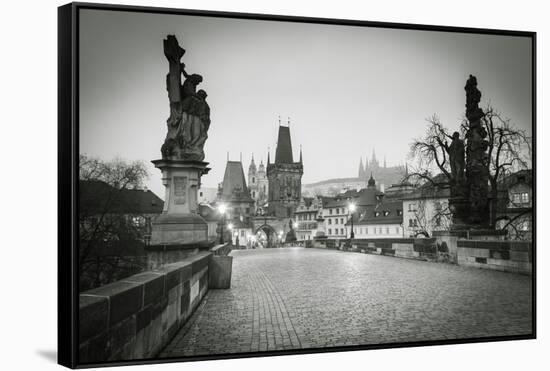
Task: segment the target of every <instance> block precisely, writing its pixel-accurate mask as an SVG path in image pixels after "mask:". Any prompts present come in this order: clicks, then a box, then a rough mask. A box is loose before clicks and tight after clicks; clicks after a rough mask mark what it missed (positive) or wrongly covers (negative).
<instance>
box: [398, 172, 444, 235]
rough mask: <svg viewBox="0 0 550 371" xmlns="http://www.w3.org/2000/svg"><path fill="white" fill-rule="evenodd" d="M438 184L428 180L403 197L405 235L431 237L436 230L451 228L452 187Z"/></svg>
mask: <svg viewBox="0 0 550 371" xmlns="http://www.w3.org/2000/svg"><path fill="white" fill-rule="evenodd" d="M434 180H437V177H436V178H434ZM437 184H438V183H435V184H432V183H431V182H428V183H426V184H424V185H422V186H420V187H418V189H417V190H415V191H414V192H412V193H410V194H407V195H405V196H403V197H402V199H403V222H404V225H403V226H404V229H405V232H404V235H405V237H422V236H424V237H431V236H432V235H433V232H434V231H448V230H450V229H451V223H452V213H451V211H450V210H449V197H450V189H449V188H448V187H445V186H438V185H437Z"/></svg>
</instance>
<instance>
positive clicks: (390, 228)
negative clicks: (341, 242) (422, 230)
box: [346, 200, 404, 238]
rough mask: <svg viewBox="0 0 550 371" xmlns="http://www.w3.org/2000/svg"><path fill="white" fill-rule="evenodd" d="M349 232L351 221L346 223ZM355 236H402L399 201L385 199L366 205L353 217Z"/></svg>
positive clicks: (401, 211)
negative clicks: (375, 203) (372, 204)
mask: <svg viewBox="0 0 550 371" xmlns="http://www.w3.org/2000/svg"><path fill="white" fill-rule="evenodd" d="M346 228H347V231H348V232H347V233H348V235H350V234H351V222H350V223H347V225H346ZM353 232H354V237H355V238H402V237H404V229H403V209H402V203H401V202H400V201H385V200H383V201H382V202H380V203H378V204H377V205H374V206H368V207H366V208H364V209H363V210H362V212H361V213H360V214H359V215H358V216H357V217H356V218H354V223H353Z"/></svg>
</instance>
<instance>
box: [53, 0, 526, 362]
mask: <svg viewBox="0 0 550 371" xmlns="http://www.w3.org/2000/svg"><path fill="white" fill-rule="evenodd" d="M58 19H59V31H58V35H59V43H58V44H59V64H58V65H59V71H58V72H59V98H58V102H59V108H58V110H59V186H58V188H59V253H58V255H59V278H58V282H59V318H58V321H59V336H58V338H59V362H60V363H61V364H62V365H65V366H68V367H72V368H76V367H92V366H106V365H123V364H137V363H158V362H174V361H194V360H205V359H219V358H235V357H254V356H266V355H284V354H301V353H311V352H329V351H330V352H333V351H347V350H357V349H373V348H391V347H403V346H421V345H435V344H457V343H464V342H487V341H501V340H517V339H534V338H535V333H536V331H535V330H536V326H535V319H536V316H535V290H534V288H535V277H536V272H535V260H536V253H535V252H536V250H535V235H536V234H535V231H536V230H535V227H536V223H535V208H536V192H535V183H536V182H535V178H536V162H535V156H534V153H535V151H534V149H535V144H536V141H535V137H534V136H535V109H534V108H535V107H534V106H535V101H536V99H535V92H536V90H535V72H536V70H535V58H534V56H535V36H536V35H535V33H533V32H524V31H517V30H515V31H510V30H492V29H468V28H453V27H445V26H427V25H413V24H391V23H381V22H366V21H355V20H340V19H318V18H303V17H287V16H271V15H259V14H242V13H225V12H213V11H208V12H207V11H195V10H181V9H164V8H148V7H130V6H119V5H101V4H84V3H82V4H79V3H71V4H68V5H65V6H62V7H60V8H59V13H58Z"/></svg>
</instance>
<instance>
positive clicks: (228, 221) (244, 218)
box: [217, 161, 254, 246]
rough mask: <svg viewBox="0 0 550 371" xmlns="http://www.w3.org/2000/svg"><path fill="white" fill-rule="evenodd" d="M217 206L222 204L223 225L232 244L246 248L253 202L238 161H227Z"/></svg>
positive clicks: (250, 231)
mask: <svg viewBox="0 0 550 371" xmlns="http://www.w3.org/2000/svg"><path fill="white" fill-rule="evenodd" d="M217 204H224V205H225V207H226V215H225V220H224V223H223V224H225V227H226V228H227V229H229V231H230V233H231V235H232V237H233V244H234V245H236V246H246V243H247V239H248V236H250V235H251V234H252V233H253V232H252V227H253V222H252V217H253V215H254V200H253V199H252V197H251V196H250V191H249V190H248V187H247V186H246V179H245V177H244V171H243V166H242V163H241V162H240V161H227V164H226V167H225V173H224V177H223V182H222V183H221V184H220V185H219V187H218V199H217Z"/></svg>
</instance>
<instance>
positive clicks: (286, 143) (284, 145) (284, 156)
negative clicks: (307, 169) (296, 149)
mask: <svg viewBox="0 0 550 371" xmlns="http://www.w3.org/2000/svg"><path fill="white" fill-rule="evenodd" d="M275 163H276V164H292V163H294V160H293V158H292V143H291V141H290V128H289V127H288V126H279V137H278V139H277V149H276V151H275Z"/></svg>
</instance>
